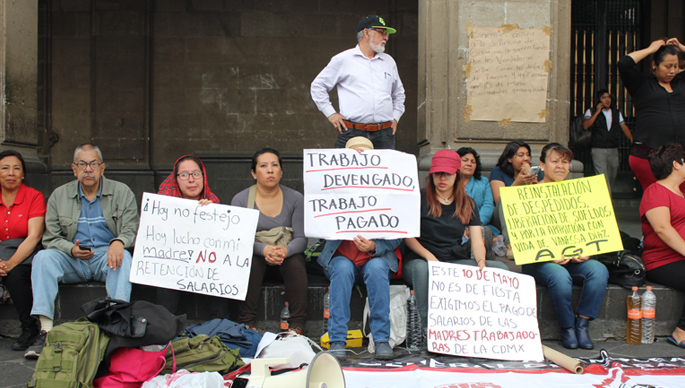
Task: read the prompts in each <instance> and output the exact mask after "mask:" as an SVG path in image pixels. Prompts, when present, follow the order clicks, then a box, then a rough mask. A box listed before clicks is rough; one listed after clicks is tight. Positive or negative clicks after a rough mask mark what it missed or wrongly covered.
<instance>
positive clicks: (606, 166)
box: [592, 148, 618, 195]
mask: <svg viewBox="0 0 685 388" xmlns="http://www.w3.org/2000/svg"><path fill="white" fill-rule="evenodd" d="M592 166H593V167H594V168H595V174H597V175H599V174H604V179H606V181H607V187H608V188H609V195H611V186H612V185H613V184H614V181H615V180H616V174H618V148H592Z"/></svg>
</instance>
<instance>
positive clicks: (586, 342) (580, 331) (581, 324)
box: [576, 317, 595, 350]
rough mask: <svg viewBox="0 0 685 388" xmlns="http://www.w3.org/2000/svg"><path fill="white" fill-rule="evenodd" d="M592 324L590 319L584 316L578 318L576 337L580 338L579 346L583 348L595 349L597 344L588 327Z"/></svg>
mask: <svg viewBox="0 0 685 388" xmlns="http://www.w3.org/2000/svg"><path fill="white" fill-rule="evenodd" d="M589 325H590V320H589V319H587V318H583V317H577V318H576V338H577V339H578V347H580V348H581V349H588V350H590V349H593V348H594V347H595V345H594V344H593V343H592V340H591V339H590V333H588V331H587V328H588V326H589Z"/></svg>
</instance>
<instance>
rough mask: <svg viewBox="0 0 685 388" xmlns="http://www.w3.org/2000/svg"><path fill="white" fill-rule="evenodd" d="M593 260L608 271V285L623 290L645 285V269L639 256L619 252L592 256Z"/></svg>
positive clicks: (627, 252)
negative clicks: (616, 286) (613, 285)
mask: <svg viewBox="0 0 685 388" xmlns="http://www.w3.org/2000/svg"><path fill="white" fill-rule="evenodd" d="M593 259H595V260H597V261H599V262H601V263H602V264H604V265H605V266H606V267H607V269H608V270H609V283H612V284H617V285H619V286H621V287H623V288H627V289H630V288H632V287H635V286H637V287H640V286H642V285H644V284H645V276H646V275H647V268H646V267H645V264H644V263H643V262H642V259H641V258H640V256H639V255H637V254H635V253H632V252H630V251H621V252H615V253H609V254H604V255H598V256H594V257H593Z"/></svg>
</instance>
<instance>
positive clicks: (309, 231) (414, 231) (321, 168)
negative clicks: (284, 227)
mask: <svg viewBox="0 0 685 388" xmlns="http://www.w3.org/2000/svg"><path fill="white" fill-rule="evenodd" d="M303 152H304V154H303V157H304V163H303V170H304V171H303V175H304V191H305V193H304V209H305V210H304V218H305V222H304V226H305V234H306V235H307V237H315V238H324V239H329V240H352V239H353V238H355V237H356V236H357V235H358V234H361V235H363V236H365V237H366V238H374V239H396V238H405V237H418V236H419V234H420V218H421V214H420V206H421V204H420V203H421V192H420V188H421V184H420V183H419V182H418V170H417V165H416V157H415V156H414V155H411V154H407V153H404V152H399V151H394V150H367V151H364V152H362V153H359V152H357V151H355V150H352V149H345V148H336V149H305V150H304V151H303Z"/></svg>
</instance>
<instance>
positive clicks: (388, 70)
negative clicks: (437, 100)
mask: <svg viewBox="0 0 685 388" xmlns="http://www.w3.org/2000/svg"><path fill="white" fill-rule="evenodd" d="M395 32H396V30H395V29H394V28H390V27H387V26H386V25H385V21H384V20H383V19H382V18H380V17H378V16H375V15H369V16H365V17H363V18H362V20H360V21H359V24H358V25H357V42H358V44H357V46H356V47H354V48H351V49H349V50H345V51H343V52H341V53H340V54H338V55H336V56H334V57H333V58H331V61H330V62H329V63H328V65H327V66H326V67H325V68H324V69H323V70H322V71H321V73H319V75H318V76H316V78H315V79H314V81H313V82H312V86H311V95H312V99H313V100H314V103H316V106H317V107H318V108H319V110H320V111H321V112H322V113H323V114H324V115H326V117H328V121H330V123H331V124H333V127H334V128H335V129H337V130H338V140H337V141H336V142H335V147H336V148H343V147H345V144H346V143H347V141H348V140H349V139H351V138H353V137H355V136H364V137H366V138H368V139H369V140H371V142H372V143H373V145H374V147H375V148H376V149H382V148H385V149H394V148H395V132H397V122H398V121H399V120H400V117H402V114H403V113H404V99H405V95H404V86H402V81H401V80H400V76H399V74H398V72H397V64H396V63H395V60H394V59H392V57H391V56H390V55H388V54H385V53H384V51H385V44H386V43H387V41H388V36H389V35H390V34H394V33H395ZM336 86H337V89H338V103H339V105H340V113H337V112H336V111H335V108H334V107H333V104H332V103H331V100H330V97H329V95H328V93H329V92H330V91H331V90H333V88H335V87H336Z"/></svg>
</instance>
